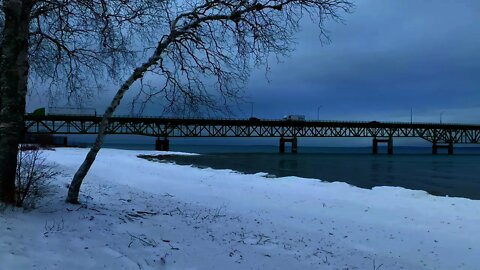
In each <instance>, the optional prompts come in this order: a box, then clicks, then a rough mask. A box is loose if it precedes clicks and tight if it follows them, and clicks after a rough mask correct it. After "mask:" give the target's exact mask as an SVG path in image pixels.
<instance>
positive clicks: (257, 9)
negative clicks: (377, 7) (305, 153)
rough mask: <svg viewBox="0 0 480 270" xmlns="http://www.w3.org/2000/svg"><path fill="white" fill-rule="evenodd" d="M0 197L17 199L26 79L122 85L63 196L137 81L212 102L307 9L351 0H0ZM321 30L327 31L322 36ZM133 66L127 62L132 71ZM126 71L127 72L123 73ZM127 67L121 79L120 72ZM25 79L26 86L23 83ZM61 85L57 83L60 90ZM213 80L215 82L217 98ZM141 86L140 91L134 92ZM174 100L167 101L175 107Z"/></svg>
mask: <svg viewBox="0 0 480 270" xmlns="http://www.w3.org/2000/svg"><path fill="white" fill-rule="evenodd" d="M0 7H1V11H0V27H1V29H2V30H1V32H0V53H1V55H0V201H2V202H5V203H9V204H14V203H15V168H16V163H17V152H18V147H17V146H18V144H19V142H20V140H21V138H22V137H23V133H24V131H25V130H24V123H23V117H24V114H25V97H26V94H27V88H28V87H27V86H28V84H29V81H30V83H31V85H33V84H35V85H38V84H37V80H39V81H40V82H41V83H42V85H48V87H49V90H50V93H52V95H54V94H55V93H56V92H58V93H60V94H63V95H65V96H66V97H67V98H69V99H72V100H79V99H82V97H84V96H85V95H87V96H88V95H90V94H91V91H89V89H90V90H91V89H95V87H92V86H95V85H96V84H95V83H93V84H92V83H91V82H92V81H93V82H98V80H99V79H100V78H102V77H105V76H108V77H110V78H113V81H115V82H118V83H119V85H120V87H119V90H118V92H117V94H116V96H115V97H114V99H113V101H112V103H111V106H110V107H109V108H108V109H107V110H106V112H105V115H104V118H103V120H102V126H101V129H100V133H99V135H98V137H97V139H96V142H95V145H94V146H93V147H92V149H91V151H90V152H89V153H88V155H87V158H86V161H85V162H84V163H83V164H82V166H81V167H80V169H79V171H78V172H77V173H76V175H75V177H74V180H73V181H72V185H71V186H70V190H69V196H68V199H67V201H69V202H72V203H76V202H78V193H79V190H80V185H81V183H82V181H83V178H84V177H85V175H86V173H87V172H88V169H89V168H90V166H91V164H92V163H93V161H94V159H95V156H96V154H97V153H98V151H99V149H100V147H101V145H102V142H103V138H104V136H105V130H106V127H107V125H108V118H109V117H110V116H111V115H112V114H113V112H114V111H115V108H116V107H117V106H118V105H119V103H120V101H121V100H122V98H123V95H124V94H125V92H126V91H127V90H128V89H130V88H131V86H132V85H133V84H134V83H135V82H140V83H142V85H144V86H145V85H147V84H146V83H147V80H146V79H145V78H146V77H145V76H149V75H148V74H151V75H152V77H151V78H155V80H156V81H157V82H158V83H159V84H160V86H158V87H155V88H148V87H144V88H142V89H141V92H140V96H142V97H143V98H145V100H146V101H148V100H149V99H150V98H152V97H155V96H162V97H163V98H164V100H165V101H166V108H169V109H172V108H175V106H174V105H178V104H187V105H188V106H189V107H192V108H194V109H195V108H198V106H199V105H203V106H206V107H209V108H212V109H217V108H218V107H219V104H222V103H225V102H226V101H227V100H228V99H229V98H232V97H236V96H237V94H238V91H240V90H241V89H242V87H243V84H242V82H245V81H246V79H247V78H248V74H249V71H250V68H251V67H252V66H253V65H259V64H264V63H265V62H266V61H267V60H268V58H269V56H270V55H276V56H282V55H284V54H286V53H288V52H289V50H290V49H292V45H293V40H292V37H293V34H294V33H295V31H296V30H297V29H298V26H299V21H300V20H301V18H302V17H304V15H307V16H310V17H311V18H313V19H315V20H317V22H318V23H319V27H320V29H321V30H322V34H325V33H324V32H323V29H324V26H323V22H324V20H325V19H339V13H338V12H341V11H349V10H350V8H351V3H350V2H349V0H235V1H234V0H181V1H178V0H177V1H174V0H135V1H132V0H69V1H65V0H0ZM324 37H326V36H324ZM130 70H133V72H131V71H130ZM129 73H131V74H129ZM126 74H129V75H126ZM124 76H127V77H128V78H126V79H125V80H123V81H122V79H121V78H122V77H124ZM30 88H32V87H30ZM57 89H61V90H57ZM210 89H217V90H218V91H217V92H216V93H217V94H219V95H217V96H219V97H220V99H221V101H223V102H219V101H218V100H215V99H214V94H212V92H211V91H210ZM140 96H139V98H140ZM172 110H173V109H172Z"/></svg>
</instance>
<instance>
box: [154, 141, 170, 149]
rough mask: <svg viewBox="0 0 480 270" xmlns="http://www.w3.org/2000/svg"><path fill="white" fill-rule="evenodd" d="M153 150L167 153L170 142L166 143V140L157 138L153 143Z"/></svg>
mask: <svg viewBox="0 0 480 270" xmlns="http://www.w3.org/2000/svg"><path fill="white" fill-rule="evenodd" d="M155 150H156V151H169V150H170V142H169V141H168V139H167V138H165V139H163V140H162V139H160V138H158V139H157V140H156V141H155Z"/></svg>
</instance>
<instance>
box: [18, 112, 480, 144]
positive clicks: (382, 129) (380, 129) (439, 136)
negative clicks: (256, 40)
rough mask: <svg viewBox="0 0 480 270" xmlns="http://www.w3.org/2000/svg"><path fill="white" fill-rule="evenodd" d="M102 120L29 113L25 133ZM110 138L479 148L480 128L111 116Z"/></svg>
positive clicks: (81, 129)
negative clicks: (326, 140)
mask: <svg viewBox="0 0 480 270" xmlns="http://www.w3.org/2000/svg"><path fill="white" fill-rule="evenodd" d="M100 121H101V117H97V116H72V115H46V116H37V115H27V116H25V125H26V128H27V130H28V133H36V134H42V133H47V134H96V133H97V132H98V126H99V123H100ZM107 133H108V134H130V135H144V136H153V137H158V138H169V137H279V138H285V137H290V138H297V137H357V138H358V137H372V138H377V137H386V138H393V137H404V138H407V137H418V138H422V139H425V140H427V141H430V142H432V143H439V144H442V143H445V144H478V143H479V142H480V125H466V124H434V123H387V122H381V123H380V122H341V121H285V120H256V121H255V120H230V119H173V118H132V117H113V118H111V119H110V122H109V126H108V129H107Z"/></svg>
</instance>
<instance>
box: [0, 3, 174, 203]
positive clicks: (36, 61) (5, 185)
mask: <svg viewBox="0 0 480 270" xmlns="http://www.w3.org/2000/svg"><path fill="white" fill-rule="evenodd" d="M164 2H166V1H160V0H158V1H155V0H136V1H128V0H127V1H126V0H73V1H64V0H2V1H0V7H1V10H0V27H1V32H0V53H1V55H0V201H1V202H5V203H8V204H14V203H15V167H16V163H17V151H18V147H17V146H18V144H19V142H20V140H21V138H22V137H23V133H24V122H23V116H24V114H25V98H26V95H27V85H28V82H29V79H30V80H31V82H32V81H35V82H37V80H38V81H40V82H41V83H42V84H43V85H48V86H49V88H50V90H51V93H53V92H55V91H54V90H55V89H62V90H61V93H63V94H64V95H65V96H67V97H68V98H71V99H79V98H81V97H84V96H85V95H88V94H89V91H88V89H92V88H89V87H91V86H92V84H91V83H90V82H91V81H96V80H97V78H99V77H101V76H104V75H108V76H111V77H112V78H116V79H118V78H119V74H122V72H123V71H126V70H127V69H129V68H131V67H133V66H134V64H135V59H137V56H139V55H141V54H142V53H143V52H137V51H136V50H135V49H134V48H136V45H137V44H134V43H135V41H136V40H143V41H145V44H151V41H152V40H151V39H150V35H149V33H153V32H155V31H156V27H157V25H158V23H159V22H160V21H161V20H160V18H161V13H159V11H161V10H163V9H164ZM159 14H160V15H159ZM30 71H33V72H30ZM32 79H35V80H32Z"/></svg>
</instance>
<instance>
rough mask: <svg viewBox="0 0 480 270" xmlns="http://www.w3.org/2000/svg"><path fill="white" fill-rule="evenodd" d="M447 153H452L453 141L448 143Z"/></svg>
mask: <svg viewBox="0 0 480 270" xmlns="http://www.w3.org/2000/svg"><path fill="white" fill-rule="evenodd" d="M448 154H449V155H453V142H449V143H448Z"/></svg>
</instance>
